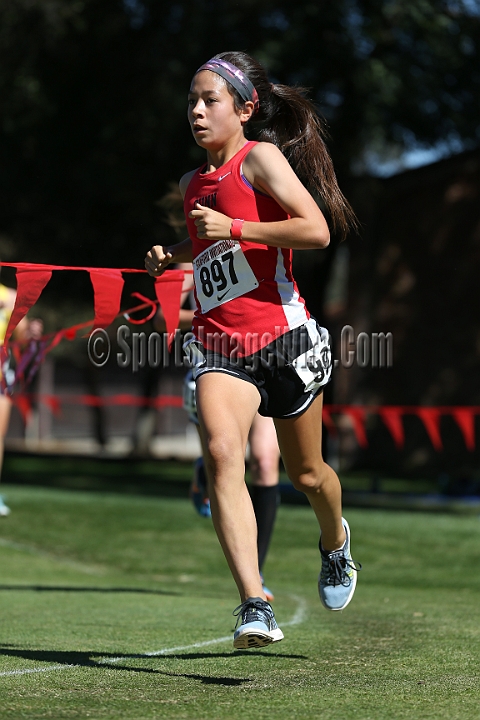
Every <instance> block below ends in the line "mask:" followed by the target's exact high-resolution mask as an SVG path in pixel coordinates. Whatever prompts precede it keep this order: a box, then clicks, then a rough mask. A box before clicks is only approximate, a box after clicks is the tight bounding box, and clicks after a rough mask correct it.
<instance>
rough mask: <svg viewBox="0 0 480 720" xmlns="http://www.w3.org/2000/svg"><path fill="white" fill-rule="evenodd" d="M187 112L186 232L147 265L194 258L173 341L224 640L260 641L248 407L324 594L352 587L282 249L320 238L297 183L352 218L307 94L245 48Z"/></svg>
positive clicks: (314, 366)
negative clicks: (195, 151)
mask: <svg viewBox="0 0 480 720" xmlns="http://www.w3.org/2000/svg"><path fill="white" fill-rule="evenodd" d="M188 119H189V122H190V126H191V129H192V133H193V136H194V138H195V141H196V142H197V144H198V145H199V146H200V147H202V148H204V149H205V150H206V154H207V157H206V164H204V165H203V166H202V167H200V168H198V169H196V170H193V171H191V172H189V173H187V174H186V175H184V176H183V177H182V179H181V181H180V189H181V192H182V195H183V197H184V209H185V214H186V218H187V226H188V231H189V238H188V239H187V240H184V241H183V242H181V243H179V244H178V245H175V246H171V247H162V246H154V247H153V248H152V249H151V250H150V251H149V252H148V253H147V257H146V259H145V267H146V268H147V270H148V272H149V273H150V275H152V276H153V277H158V276H159V275H161V274H162V273H163V272H164V270H165V268H166V267H167V266H168V265H169V263H170V262H189V261H193V267H194V279H195V296H196V302H197V310H196V312H195V317H194V322H193V336H192V337H191V339H190V340H189V341H187V342H186V343H185V351H186V353H187V356H188V358H189V360H190V363H191V364H192V366H193V371H194V377H195V380H196V399H197V408H198V415H199V420H200V431H201V433H202V436H203V443H202V444H203V446H204V448H205V449H206V457H205V461H206V463H207V465H208V477H209V479H210V486H209V495H210V503H211V511H212V518H213V522H214V526H215V530H216V533H217V536H218V538H219V541H220V543H221V546H222V548H223V551H224V554H225V557H226V559H227V562H228V564H229V567H230V570H231V572H232V575H233V578H234V580H235V582H236V584H237V587H238V590H239V593H240V599H241V604H240V605H239V607H238V608H236V610H235V611H234V614H235V615H238V616H239V617H238V622H237V629H236V630H235V633H234V647H235V648H251V647H262V646H264V645H267V644H269V643H272V642H276V641H278V640H281V639H282V638H283V633H282V631H281V630H280V628H279V627H278V626H277V623H276V621H275V617H274V614H273V611H272V608H271V606H270V604H269V603H268V602H267V601H266V599H265V595H264V593H263V590H262V584H261V579H260V574H259V569H258V555H257V547H256V535H257V527H256V522H255V515H254V511H253V508H252V503H251V500H250V497H249V493H248V489H247V487H246V484H245V480H244V473H245V466H244V457H245V449H246V444H247V440H248V433H249V430H250V427H251V424H252V421H253V418H254V416H255V414H256V412H257V410H258V411H259V412H260V414H262V415H266V416H271V417H273V418H274V422H275V427H276V431H277V436H278V441H279V446H280V450H281V453H282V458H283V461H284V464H285V468H286V470H287V473H288V475H289V477H290V479H291V481H292V483H293V485H294V486H295V487H296V488H297V489H298V490H301V491H302V492H304V493H305V494H306V496H307V498H308V500H309V502H310V504H311V506H312V508H313V510H314V512H315V515H316V517H317V520H318V522H319V525H320V530H321V538H320V543H319V548H320V557H321V571H320V576H319V580H318V586H319V593H320V599H321V601H322V603H323V604H324V606H325V607H326V608H328V609H330V610H342V609H343V608H344V607H346V605H347V604H348V603H349V602H350V600H351V598H352V595H353V593H354V590H355V585H356V570H357V568H356V566H355V564H354V562H353V560H352V557H351V552H350V531H349V527H348V524H347V522H346V520H345V519H343V518H342V504H341V487H340V482H339V479H338V477H337V475H336V474H335V472H334V471H333V470H332V468H330V467H329V466H328V465H327V464H326V463H325V462H324V460H323V458H322V454H321V447H322V443H321V433H322V389H323V387H324V385H325V384H326V383H327V382H328V380H329V378H330V373H331V353H330V346H329V336H328V332H327V331H326V330H325V329H324V328H321V327H319V326H318V325H317V323H316V321H315V320H314V318H312V317H311V316H310V314H309V313H308V310H307V309H306V307H305V303H304V301H303V300H302V298H301V297H300V295H299V293H298V289H297V286H296V284H295V281H294V279H293V276H292V250H301V249H322V248H325V247H326V246H327V245H328V244H329V241H330V233H329V227H328V225H327V221H326V219H325V216H324V215H323V213H322V211H321V210H320V208H319V206H318V205H317V203H316V202H315V200H314V198H313V196H312V195H311V194H310V192H309V191H308V190H307V189H306V186H309V187H310V188H311V190H312V191H313V192H314V193H315V194H317V195H318V196H319V197H320V199H321V201H322V202H323V204H324V206H325V208H326V212H327V214H328V216H329V219H330V223H331V225H332V228H333V230H335V231H337V232H339V233H340V234H341V235H342V236H344V235H345V234H346V233H347V232H348V230H349V229H350V228H352V227H353V228H354V227H355V225H356V219H355V216H354V214H353V211H352V210H351V208H350V206H349V205H348V203H347V201H346V200H345V198H344V196H343V195H342V193H341V191H340V189H339V187H338V184H337V180H336V177H335V173H334V170H333V166H332V162H331V159H330V156H329V154H328V151H327V149H326V146H325V143H324V139H323V134H324V133H323V127H322V123H321V121H320V119H319V117H318V115H317V113H316V111H315V108H314V106H313V105H312V104H311V103H310V101H308V100H307V99H306V98H305V97H304V95H303V93H302V92H300V91H298V90H297V89H295V88H292V87H288V86H285V85H272V84H271V83H270V82H269V81H268V78H267V75H266V72H265V70H264V69H263V67H262V66H261V65H259V64H258V63H257V62H256V61H255V60H253V59H252V58H251V57H249V56H248V55H246V54H245V53H243V52H227V53H221V54H219V55H217V56H215V58H212V59H211V60H209V61H208V62H207V63H205V64H204V65H202V66H201V67H200V68H199V69H198V70H197V72H196V73H195V75H194V77H193V80H192V83H191V86H190V92H189V95H188ZM256 128H258V129H257V130H256ZM247 135H248V137H250V136H252V135H253V136H254V137H256V138H257V140H258V141H252V140H247Z"/></svg>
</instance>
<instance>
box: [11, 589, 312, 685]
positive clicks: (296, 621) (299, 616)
mask: <svg viewBox="0 0 480 720" xmlns="http://www.w3.org/2000/svg"><path fill="white" fill-rule="evenodd" d="M290 597H291V598H292V599H293V600H295V601H296V603H297V608H296V610H295V612H294V614H293V617H292V618H290V620H287V622H282V623H281V625H282V627H291V626H292V625H300V623H302V622H303V621H304V620H305V616H306V611H307V604H306V602H305V600H304V599H303V598H300V597H298V596H297V595H291V596H290ZM231 639H232V636H231V635H224V636H223V637H220V638H214V639H213V640H204V641H202V642H198V643H192V644H191V645H179V646H178V647H173V648H162V650H153V651H152V652H146V653H141V654H139V655H135V656H134V657H135V659H136V660H141V659H142V658H150V657H158V656H161V655H171V654H172V653H176V652H181V651H184V650H196V649H198V648H202V647H208V646H209V645H220V643H223V642H228V641H230V640H231ZM124 660H132V656H131V655H130V656H127V655H124V656H120V657H115V658H103V659H101V660H98V661H97V662H98V665H111V664H112V663H118V662H122V661H124ZM76 667H81V665H52V666H51V667H43V668H25V669H23V670H8V671H7V672H0V677H6V676H8V675H28V674H30V673H39V672H54V671H58V670H68V669H71V668H76Z"/></svg>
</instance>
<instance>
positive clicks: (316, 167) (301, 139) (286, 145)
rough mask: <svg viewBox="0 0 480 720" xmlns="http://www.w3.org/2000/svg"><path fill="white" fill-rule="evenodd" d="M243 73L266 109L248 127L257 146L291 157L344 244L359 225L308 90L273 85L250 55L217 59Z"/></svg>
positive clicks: (231, 54)
mask: <svg viewBox="0 0 480 720" xmlns="http://www.w3.org/2000/svg"><path fill="white" fill-rule="evenodd" d="M215 57H216V58H218V59H221V60H226V61H227V62H229V63H232V65H235V67H238V68H239V69H240V70H241V71H242V72H243V73H245V75H247V77H248V78H249V80H250V81H251V83H252V84H253V85H254V86H255V88H256V90H257V93H258V98H259V101H260V107H259V109H258V112H257V113H255V115H253V116H252V117H251V119H250V120H249V122H248V123H247V128H246V131H247V132H248V131H249V130H251V132H252V134H253V135H254V137H255V139H256V140H260V141H264V142H271V143H273V144H274V145H276V146H277V147H278V148H279V149H280V150H281V151H282V153H283V154H284V155H285V157H286V158H287V160H288V161H289V163H290V165H291V166H292V168H293V170H294V171H295V173H296V174H297V175H298V177H299V179H300V180H301V181H302V182H303V184H304V185H305V186H306V187H308V188H309V190H311V191H312V192H313V194H314V195H315V194H316V193H318V195H319V196H320V198H321V199H322V201H323V203H324V204H325V207H326V210H327V214H328V216H329V218H330V220H331V224H332V227H333V230H334V231H335V232H338V233H339V235H340V238H341V239H342V240H343V239H344V238H345V236H346V235H347V233H348V231H349V230H350V229H354V230H357V229H358V221H357V218H356V217H355V213H354V212H353V210H352V208H351V206H350V204H349V202H348V200H347V199H346V198H345V196H344V195H343V193H342V191H341V190H340V188H339V186H338V182H337V178H336V175H335V170H334V168H333V163H332V159H331V157H330V153H329V152H328V149H327V146H326V143H325V139H326V138H327V137H328V132H327V129H326V124H325V121H324V120H323V118H321V117H320V116H319V114H318V112H317V110H316V108H315V106H314V105H313V103H312V102H311V101H310V100H309V99H308V98H307V97H305V94H306V93H305V90H304V89H303V88H298V87H291V86H289V85H272V83H271V82H270V81H269V79H268V77H267V73H266V71H265V69H264V68H263V67H262V65H260V63H258V62H257V61H256V60H254V59H253V58H252V57H250V56H249V55H247V54H246V53H244V52H224V53H219V54H218V55H215ZM227 88H228V91H229V92H230V94H231V95H233V97H234V100H235V105H236V106H237V107H238V108H243V106H244V104H245V101H244V100H242V98H241V97H240V95H239V94H238V93H237V92H236V90H235V89H234V88H233V87H232V85H230V84H229V83H227Z"/></svg>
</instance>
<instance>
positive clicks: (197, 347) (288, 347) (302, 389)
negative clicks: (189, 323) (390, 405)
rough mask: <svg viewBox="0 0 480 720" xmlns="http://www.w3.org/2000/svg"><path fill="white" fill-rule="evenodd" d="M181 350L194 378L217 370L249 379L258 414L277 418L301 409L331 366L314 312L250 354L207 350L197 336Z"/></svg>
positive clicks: (321, 385)
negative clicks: (257, 402)
mask: <svg viewBox="0 0 480 720" xmlns="http://www.w3.org/2000/svg"><path fill="white" fill-rule="evenodd" d="M184 350H185V353H186V355H187V359H188V362H189V364H190V365H191V367H192V371H193V377H194V378H195V380H196V379H197V378H199V377H200V376H201V375H204V374H205V373H210V372H221V373H226V374H227V375H233V376H235V377H237V378H239V379H240V380H245V381H246V382H249V383H252V384H253V385H255V387H256V388H257V390H258V392H259V394H260V406H259V408H258V412H259V413H260V415H264V416H266V417H273V418H279V419H282V418H290V417H294V416H296V415H301V414H302V413H303V412H305V410H307V408H308V407H309V406H310V405H311V403H312V402H313V400H314V399H315V398H316V397H317V395H319V394H320V393H321V392H322V390H323V388H324V386H325V385H326V384H327V383H328V381H329V380H330V376H331V372H332V353H331V346H330V336H329V333H328V331H327V330H326V329H325V328H322V327H320V325H318V323H317V322H316V320H315V319H314V318H310V320H308V321H307V322H306V323H305V324H304V325H301V326H300V327H298V328H295V329H294V330H290V331H289V332H287V333H285V334H284V335H281V336H280V337H278V338H277V339H276V340H274V341H273V342H271V343H269V344H268V345H266V346H265V347H264V348H262V349H261V350H259V351H258V352H256V353H255V354H254V355H250V356H249V357H238V356H236V355H234V354H231V355H224V354H221V353H219V352H215V351H214V350H207V349H206V348H204V346H203V345H202V344H201V343H200V342H199V341H198V340H197V339H196V338H191V339H189V340H188V341H187V342H186V343H185V345H184Z"/></svg>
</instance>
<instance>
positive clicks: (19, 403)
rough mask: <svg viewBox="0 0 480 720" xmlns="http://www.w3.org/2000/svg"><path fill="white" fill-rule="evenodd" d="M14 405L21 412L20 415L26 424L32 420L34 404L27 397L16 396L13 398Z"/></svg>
mask: <svg viewBox="0 0 480 720" xmlns="http://www.w3.org/2000/svg"><path fill="white" fill-rule="evenodd" d="M12 400H13V403H14V405H15V406H16V407H17V408H18V409H19V410H20V415H21V416H22V420H23V422H24V423H25V424H27V423H28V421H29V420H30V415H31V413H32V404H31V402H30V400H29V399H28V397H27V396H26V395H18V394H17V395H14V396H13V397H12Z"/></svg>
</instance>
